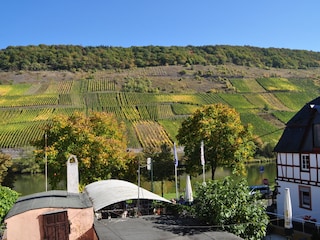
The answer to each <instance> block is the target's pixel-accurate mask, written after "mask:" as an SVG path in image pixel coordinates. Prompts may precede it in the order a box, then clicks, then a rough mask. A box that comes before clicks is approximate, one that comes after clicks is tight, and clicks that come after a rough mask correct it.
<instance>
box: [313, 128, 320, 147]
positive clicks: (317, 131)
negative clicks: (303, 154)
mask: <svg viewBox="0 0 320 240" xmlns="http://www.w3.org/2000/svg"><path fill="white" fill-rule="evenodd" d="M313 146H314V147H315V148H320V124H314V125H313Z"/></svg>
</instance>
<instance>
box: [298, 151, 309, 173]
mask: <svg viewBox="0 0 320 240" xmlns="http://www.w3.org/2000/svg"><path fill="white" fill-rule="evenodd" d="M300 166H301V171H309V169H310V156H309V154H301V162H300Z"/></svg>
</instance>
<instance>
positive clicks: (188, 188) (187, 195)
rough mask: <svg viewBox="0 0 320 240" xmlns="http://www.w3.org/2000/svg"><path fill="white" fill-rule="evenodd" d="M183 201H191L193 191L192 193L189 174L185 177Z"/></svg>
mask: <svg viewBox="0 0 320 240" xmlns="http://www.w3.org/2000/svg"><path fill="white" fill-rule="evenodd" d="M184 199H185V201H186V202H189V203H191V202H193V193H192V186H191V180H190V175H189V174H188V175H187V178H186V191H185V198H184Z"/></svg>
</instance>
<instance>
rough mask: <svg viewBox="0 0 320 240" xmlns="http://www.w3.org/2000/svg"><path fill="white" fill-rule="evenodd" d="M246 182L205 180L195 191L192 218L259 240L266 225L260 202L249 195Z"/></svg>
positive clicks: (264, 233)
mask: <svg viewBox="0 0 320 240" xmlns="http://www.w3.org/2000/svg"><path fill="white" fill-rule="evenodd" d="M248 189H249V186H248V184H247V180H246V179H241V180H240V181H239V182H236V181H235V180H233V179H232V178H231V177H226V178H225V179H223V180H220V181H209V182H207V184H206V185H199V186H198V187H197V189H196V196H197V197H196V199H195V202H194V208H195V213H196V216H197V217H198V218H199V219H200V220H202V221H206V222H207V223H208V224H211V225H215V226H220V227H221V229H222V230H225V231H228V232H231V233H233V234H235V235H238V236H240V237H242V238H244V239H262V238H263V237H264V236H265V235H266V230H267V225H268V223H269V219H268V215H267V213H266V210H265V207H264V206H263V204H262V202H261V201H259V200H258V199H257V197H255V196H250V194H249V190H248Z"/></svg>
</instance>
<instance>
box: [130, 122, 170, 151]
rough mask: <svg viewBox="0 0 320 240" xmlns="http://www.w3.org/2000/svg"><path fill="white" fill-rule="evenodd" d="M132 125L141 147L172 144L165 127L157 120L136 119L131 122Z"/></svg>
mask: <svg viewBox="0 0 320 240" xmlns="http://www.w3.org/2000/svg"><path fill="white" fill-rule="evenodd" d="M133 127H134V129H135V132H136V134H137V137H138V139H139V142H140V144H141V146H142V147H143V148H144V147H150V146H151V147H159V146H161V145H162V144H164V143H167V144H169V145H171V144H172V140H171V139H170V137H169V136H168V134H167V132H166V131H165V129H164V128H163V127H162V126H161V125H160V124H159V123H157V122H153V121H138V122H134V123H133Z"/></svg>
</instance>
